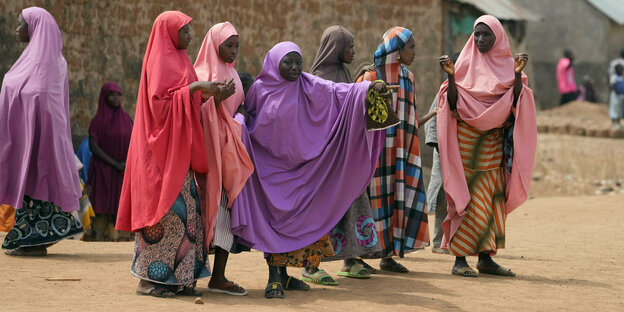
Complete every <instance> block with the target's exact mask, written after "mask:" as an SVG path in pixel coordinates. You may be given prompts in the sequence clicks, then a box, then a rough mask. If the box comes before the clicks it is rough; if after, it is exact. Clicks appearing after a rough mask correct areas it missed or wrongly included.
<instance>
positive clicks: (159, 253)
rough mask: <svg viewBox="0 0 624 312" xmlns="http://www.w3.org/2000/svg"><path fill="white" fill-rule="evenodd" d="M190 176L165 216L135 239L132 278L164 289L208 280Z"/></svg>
mask: <svg viewBox="0 0 624 312" xmlns="http://www.w3.org/2000/svg"><path fill="white" fill-rule="evenodd" d="M193 176H194V175H193V172H192V171H190V172H189V174H188V175H187V176H186V179H185V180H184V185H183V186H182V191H181V192H180V194H179V195H178V198H177V199H176V201H175V202H174V204H173V206H171V210H169V211H168V212H167V213H166V214H165V216H164V217H163V218H162V219H161V220H160V221H159V222H158V223H156V224H155V225H153V226H149V227H145V228H143V229H141V231H139V232H138V233H137V234H136V236H135V241H134V259H132V274H133V275H134V276H136V277H138V278H140V279H142V280H147V281H150V282H154V283H158V284H167V285H190V284H192V283H193V282H195V281H196V280H198V279H200V278H203V277H208V276H210V263H209V262H208V252H207V250H206V248H205V245H204V227H203V221H202V216H201V206H200V205H199V197H198V194H197V188H196V186H195V181H194V180H193Z"/></svg>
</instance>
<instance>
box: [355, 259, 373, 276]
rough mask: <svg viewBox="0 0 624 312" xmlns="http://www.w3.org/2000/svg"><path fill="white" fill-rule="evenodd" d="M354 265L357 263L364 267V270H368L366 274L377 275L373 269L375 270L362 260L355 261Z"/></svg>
mask: <svg viewBox="0 0 624 312" xmlns="http://www.w3.org/2000/svg"><path fill="white" fill-rule="evenodd" d="M355 263H359V264H361V265H363V266H364V268H365V269H366V270H368V272H369V273H370V274H377V269H375V268H373V267H372V266H370V264H368V263H366V262H364V260H362V259H355Z"/></svg>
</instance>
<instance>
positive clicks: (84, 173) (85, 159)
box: [76, 135, 93, 183]
mask: <svg viewBox="0 0 624 312" xmlns="http://www.w3.org/2000/svg"><path fill="white" fill-rule="evenodd" d="M76 156H78V159H80V162H81V163H82V166H83V167H82V169H81V170H80V179H82V182H83V183H87V180H89V165H90V163H91V156H93V153H91V150H90V149H89V136H88V135H87V137H86V138H85V139H84V140H82V142H80V145H78V150H77V151H76Z"/></svg>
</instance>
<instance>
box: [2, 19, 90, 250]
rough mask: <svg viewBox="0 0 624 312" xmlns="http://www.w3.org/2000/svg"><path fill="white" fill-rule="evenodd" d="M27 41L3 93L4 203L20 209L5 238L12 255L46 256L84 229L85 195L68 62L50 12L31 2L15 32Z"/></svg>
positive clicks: (3, 85) (5, 81) (5, 80)
mask: <svg viewBox="0 0 624 312" xmlns="http://www.w3.org/2000/svg"><path fill="white" fill-rule="evenodd" d="M16 32H17V35H18V37H19V39H20V41H22V42H26V43H28V45H27V46H26V49H24V52H22V55H21V56H20V57H19V59H18V60H17V62H15V64H13V67H11V69H10V70H9V71H8V72H7V73H6V74H5V76H4V80H3V81H2V91H0V125H2V128H0V142H2V144H0V177H1V178H0V204H7V205H11V206H13V207H15V208H16V209H17V211H16V213H15V222H16V223H15V226H13V228H12V229H11V230H10V231H9V233H8V234H7V236H6V237H5V238H4V242H3V244H2V248H3V249H6V251H5V253H6V254H8V255H19V256H45V255H46V254H47V249H46V248H47V247H48V246H50V245H51V244H53V243H55V242H58V241H60V240H62V239H64V238H67V237H71V236H73V235H74V234H77V233H80V232H82V225H81V224H80V221H78V220H77V219H76V218H75V217H74V216H73V215H72V214H71V212H72V211H76V210H78V209H79V202H78V201H79V199H80V196H81V191H80V182H79V180H78V171H77V170H76V164H75V160H74V152H73V149H72V143H71V132H70V123H69V88H68V79H67V62H65V58H63V53H62V51H63V40H62V38H61V31H60V29H59V27H58V26H57V24H56V21H55V20H54V17H52V15H50V13H48V11H46V10H44V9H42V8H38V7H30V8H27V9H24V10H22V13H21V14H20V15H19V26H18V28H17V30H16Z"/></svg>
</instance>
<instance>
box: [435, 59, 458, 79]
mask: <svg viewBox="0 0 624 312" xmlns="http://www.w3.org/2000/svg"><path fill="white" fill-rule="evenodd" d="M438 63H440V67H442V70H443V71H445V72H446V73H447V74H448V75H449V76H453V75H455V65H454V64H453V62H452V61H451V59H450V58H449V57H448V55H442V56H440V58H438Z"/></svg>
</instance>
